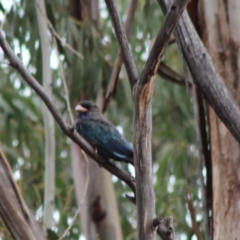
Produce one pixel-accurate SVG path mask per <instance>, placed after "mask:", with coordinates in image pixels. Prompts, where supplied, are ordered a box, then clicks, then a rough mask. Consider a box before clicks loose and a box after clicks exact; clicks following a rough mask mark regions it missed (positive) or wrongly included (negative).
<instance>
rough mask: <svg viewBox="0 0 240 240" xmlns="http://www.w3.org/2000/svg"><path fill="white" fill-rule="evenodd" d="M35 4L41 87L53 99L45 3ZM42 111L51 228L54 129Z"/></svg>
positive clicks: (46, 202)
mask: <svg viewBox="0 0 240 240" xmlns="http://www.w3.org/2000/svg"><path fill="white" fill-rule="evenodd" d="M35 6H36V11H37V17H38V27H39V34H40V40H41V52H42V75H43V88H44V90H45V91H46V93H47V94H48V96H49V97H50V99H53V94H52V72H51V67H50V53H51V45H50V39H49V31H48V27H47V21H46V11H45V3H44V1H43V0H36V3H35ZM42 113H43V122H44V133H45V157H44V158H45V172H44V213H43V223H44V227H46V228H51V227H52V215H53V210H54V193H55V129H54V119H53V117H52V114H51V113H50V112H49V111H48V109H47V107H46V106H45V105H44V104H43V105H42Z"/></svg>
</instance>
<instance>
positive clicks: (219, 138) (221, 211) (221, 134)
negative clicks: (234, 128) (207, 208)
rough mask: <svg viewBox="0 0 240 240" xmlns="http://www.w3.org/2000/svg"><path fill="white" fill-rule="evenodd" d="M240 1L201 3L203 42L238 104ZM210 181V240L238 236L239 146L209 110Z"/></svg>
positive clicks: (239, 229) (239, 95)
mask: <svg viewBox="0 0 240 240" xmlns="http://www.w3.org/2000/svg"><path fill="white" fill-rule="evenodd" d="M239 9H240V1H239V0H225V1H223V0H214V1H208V0H203V1H202V4H201V12H200V17H201V21H200V22H201V32H202V38H203V41H204V43H205V45H206V47H207V49H208V51H209V53H210V55H211V56H212V58H213V61H214V63H215V66H216V67H217V69H218V71H219V73H220V74H221V76H222V77H223V79H224V81H225V84H226V86H227V87H228V89H229V90H230V92H231V93H232V95H233V97H234V99H235V100H236V101H237V103H238V104H240V54H239V53H240V52H239V49H240V32H239V29H240V18H239ZM209 117H210V134H211V154H212V178H213V181H212V182H213V226H212V228H213V236H212V237H213V239H214V240H223V239H238V238H239V236H240V227H239V226H240V207H239V199H240V187H239V186H240V146H239V143H238V142H237V141H236V140H235V138H234V137H233V136H232V134H231V133H230V132H229V131H228V129H227V128H226V126H225V125H224V124H223V123H222V122H221V120H220V119H219V118H218V117H217V115H216V114H215V112H214V111H213V110H212V108H210V107H209Z"/></svg>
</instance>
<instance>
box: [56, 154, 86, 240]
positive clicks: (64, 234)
mask: <svg viewBox="0 0 240 240" xmlns="http://www.w3.org/2000/svg"><path fill="white" fill-rule="evenodd" d="M82 154H83V157H84V160H85V162H86V176H87V177H86V179H87V180H86V183H85V187H84V191H83V196H82V199H81V201H80V203H79V206H78V209H77V211H76V213H75V215H74V216H73V219H72V221H71V223H70V224H69V226H68V227H67V229H66V230H65V231H64V233H63V235H62V236H61V237H60V238H59V240H62V239H63V238H64V237H65V236H66V235H67V233H68V232H69V230H70V229H71V228H72V226H73V224H74V222H75V221H76V218H77V216H78V214H79V213H80V210H81V207H82V205H83V203H84V200H85V198H86V195H87V190H88V186H89V161H88V157H87V156H86V154H85V152H84V151H82Z"/></svg>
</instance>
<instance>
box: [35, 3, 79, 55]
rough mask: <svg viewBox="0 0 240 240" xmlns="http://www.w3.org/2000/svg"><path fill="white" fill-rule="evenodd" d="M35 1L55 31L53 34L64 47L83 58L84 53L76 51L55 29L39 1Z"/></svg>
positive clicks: (49, 25) (50, 27)
mask: <svg viewBox="0 0 240 240" xmlns="http://www.w3.org/2000/svg"><path fill="white" fill-rule="evenodd" d="M35 3H36V5H37V7H38V8H39V10H40V12H41V14H42V16H43V18H44V19H45V20H46V22H47V25H48V27H49V29H50V30H51V32H52V33H53V35H54V36H55V37H56V38H57V39H58V40H59V41H60V42H61V44H62V46H63V47H66V48H68V49H69V50H70V51H71V52H72V53H74V54H75V55H77V56H78V57H79V58H81V59H83V58H84V57H83V55H82V54H81V53H79V52H78V51H76V50H75V49H74V48H73V47H72V46H71V45H70V44H68V43H67V42H66V40H65V38H62V37H61V36H60V35H59V34H58V33H57V31H56V30H55V28H54V27H53V25H52V23H51V22H50V21H49V19H48V17H47V16H46V14H44V13H43V12H42V11H41V8H40V7H39V4H38V3H37V1H36V0H35Z"/></svg>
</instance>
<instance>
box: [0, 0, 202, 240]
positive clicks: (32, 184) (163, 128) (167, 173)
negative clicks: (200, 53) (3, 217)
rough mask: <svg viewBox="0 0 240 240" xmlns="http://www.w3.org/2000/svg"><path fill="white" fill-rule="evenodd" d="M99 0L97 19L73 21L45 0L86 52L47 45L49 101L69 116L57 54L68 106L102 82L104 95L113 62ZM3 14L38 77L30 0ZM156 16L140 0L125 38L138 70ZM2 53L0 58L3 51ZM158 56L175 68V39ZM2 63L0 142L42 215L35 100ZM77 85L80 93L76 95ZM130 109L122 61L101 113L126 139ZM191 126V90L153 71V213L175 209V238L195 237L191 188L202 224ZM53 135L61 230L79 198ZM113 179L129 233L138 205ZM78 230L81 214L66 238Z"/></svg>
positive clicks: (56, 21) (60, 138) (128, 234)
mask: <svg viewBox="0 0 240 240" xmlns="http://www.w3.org/2000/svg"><path fill="white" fill-rule="evenodd" d="M118 4H119V9H120V12H121V14H122V16H123V15H124V14H125V12H126V9H127V6H128V1H123V2H121V3H120V2H118ZM99 5H100V9H101V11H100V15H101V23H100V24H99V26H96V25H94V24H90V22H86V23H81V24H79V23H78V22H76V21H74V19H73V18H72V17H71V16H70V15H69V12H68V7H67V6H66V2H65V1H61V0H58V1H57V0H54V1H50V0H47V1H46V7H47V15H48V18H49V20H50V21H51V24H52V25H53V27H54V28H55V29H56V31H57V32H58V34H59V35H60V36H61V37H62V38H64V39H65V41H66V42H68V43H70V44H71V43H74V44H75V46H76V48H77V50H78V51H79V52H80V53H81V54H82V55H83V56H84V59H80V58H79V57H77V56H76V55H74V54H73V53H72V52H71V51H69V49H67V48H66V47H65V46H64V45H62V44H61V43H60V41H58V51H59V53H60V56H58V55H57V51H56V46H55V45H54V44H53V45H52V53H51V55H52V57H51V67H52V71H53V76H54V78H53V79H54V80H53V86H54V95H55V99H54V102H55V103H56V105H57V106H58V108H59V110H60V111H61V113H62V115H63V116H64V117H65V118H67V119H68V118H69V116H68V113H67V107H66V101H65V92H64V88H63V83H62V78H61V74H60V71H59V62H60V61H61V63H62V64H63V66H64V73H65V76H66V80H67V83H68V86H69V91H70V101H71V106H72V107H74V104H75V103H76V99H79V97H80V98H88V99H93V100H94V99H96V96H97V94H98V91H99V89H100V88H102V89H103V91H104V94H103V96H104V95H105V93H106V89H107V86H108V81H109V78H110V75H111V70H112V67H113V63H114V60H115V58H116V56H117V54H118V45H117V42H116V40H115V37H114V33H113V31H112V27H111V23H110V19H109V15H108V14H107V12H106V8H105V6H104V3H103V1H100V4H99ZM0 11H1V13H2V14H4V12H5V11H6V6H3V5H1V7H0ZM142 12H143V13H142ZM6 17H7V19H6V22H5V24H4V28H3V29H4V32H5V34H6V37H7V40H8V41H9V42H10V44H11V46H12V47H13V48H14V49H15V52H16V54H17V53H20V57H21V59H22V60H23V62H24V64H25V65H26V66H27V68H28V69H29V71H30V72H31V73H32V74H33V75H34V76H35V78H36V79H37V80H38V81H39V82H41V81H42V77H41V68H42V66H41V52H40V42H39V33H38V25H37V19H36V12H35V6H34V1H26V0H19V1H16V2H14V3H13V5H12V7H11V10H10V12H9V13H8V14H7V16H6ZM124 17H125V16H124ZM162 20H163V16H162V13H161V10H160V9H159V7H158V6H157V4H156V3H155V1H144V0H141V1H140V3H139V6H138V9H137V13H136V16H135V20H134V24H133V27H132V31H131V36H130V44H131V48H132V51H133V54H134V57H135V60H136V63H137V67H138V70H139V73H140V72H141V70H142V69H143V66H144V63H145V61H146V58H147V52H148V48H149V44H150V42H151V40H152V39H154V37H155V36H156V34H157V32H158V30H159V28H160V26H161V22H162ZM1 58H2V59H3V57H2V56H1ZM163 60H164V62H165V63H166V64H168V65H169V66H171V67H172V68H173V69H175V70H177V71H178V72H180V73H181V59H180V58H179V56H178V53H177V47H176V45H172V46H170V47H169V48H168V50H167V52H166V54H165V56H164V58H163ZM2 61H3V60H2ZM70 70H71V71H70ZM0 71H1V72H0V74H1V76H2V77H1V81H0V117H1V122H0V141H1V146H2V147H3V150H4V151H5V152H6V154H7V156H8V159H9V160H10V163H11V166H12V168H13V172H14V176H15V179H16V180H17V181H18V184H19V185H20V188H21V190H22V192H23V195H24V198H25V200H26V202H27V204H28V206H29V207H30V208H31V209H32V211H33V212H34V213H35V215H36V218H37V219H39V221H41V217H42V216H41V212H42V204H43V189H44V185H43V174H44V161H43V158H44V131H43V121H42V114H41V101H40V99H39V97H38V96H36V94H35V93H34V92H33V91H32V90H31V89H30V88H29V87H28V86H26V84H24V83H23V81H22V80H21V78H20V77H19V76H18V74H17V73H16V72H15V71H13V70H12V69H11V68H10V67H8V66H7V65H6V64H4V63H2V67H1V68H0ZM71 74H72V75H71ZM70 75H71V76H70ZM70 80H71V81H70ZM80 92H81V93H82V95H81V96H79V93H80ZM132 109H133V104H132V99H131V92H130V88H129V83H128V80H127V77H126V73H125V70H124V68H122V70H121V72H120V77H119V82H118V87H117V92H116V95H115V97H114V100H112V101H111V103H110V105H109V107H108V112H107V116H108V118H109V120H111V121H112V122H113V123H114V124H115V125H119V126H121V127H122V128H123V129H124V134H125V136H126V138H127V139H129V140H131V139H132V134H133V127H132V122H133V118H132V116H133V110H132ZM194 128H195V127H194V116H193V104H192V94H191V90H190V89H186V88H183V87H180V86H177V85H173V84H172V83H168V82H165V81H163V79H161V78H159V77H157V80H156V86H155V92H154V101H153V162H154V165H153V171H154V179H153V182H154V186H155V193H156V211H157V215H159V216H168V215H172V216H173V218H174V223H175V226H176V232H177V234H178V236H179V238H178V239H193V236H192V235H193V231H192V228H191V220H190V215H189V212H188V209H187V205H186V192H190V193H191V194H192V197H193V203H194V207H195V211H196V216H197V220H198V221H199V222H200V224H202V213H201V206H202V205H201V192H200V181H199V178H198V174H199V166H198V162H197V157H196V154H197V147H196V142H195V141H196V140H195V138H196V137H195V129H194ZM56 139H57V149H56V158H57V159H56V162H57V164H56V168H57V169H56V173H57V174H56V198H55V208H56V209H55V214H54V221H55V228H54V229H53V231H55V232H56V233H57V235H59V236H60V235H61V234H62V233H63V231H64V230H65V229H66V228H67V226H68V224H69V222H70V219H71V218H72V217H73V215H74V213H75V211H76V209H77V206H76V202H75V195H74V191H73V180H72V172H71V164H70V162H71V160H70V147H69V141H68V140H67V139H66V137H65V135H64V134H63V133H62V132H61V131H60V130H59V128H58V127H57V129H56ZM124 167H125V166H124ZM113 180H114V182H115V187H116V193H117V199H118V207H119V210H120V211H119V212H120V213H121V223H122V230H123V234H124V239H134V238H135V228H136V212H135V211H136V210H135V208H134V207H133V206H132V203H130V202H129V201H128V200H127V199H126V198H125V195H124V193H126V192H127V191H129V189H128V188H127V187H126V186H125V185H124V184H123V183H121V182H120V181H118V180H116V179H114V178H113ZM1 229H2V225H1ZM1 232H3V231H2V230H1ZM80 234H81V231H80V229H79V222H78V221H76V222H75V224H74V226H73V227H72V229H71V231H70V234H69V238H68V239H77V238H78V236H79V235H80Z"/></svg>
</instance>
